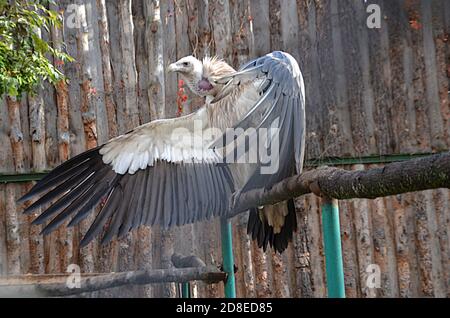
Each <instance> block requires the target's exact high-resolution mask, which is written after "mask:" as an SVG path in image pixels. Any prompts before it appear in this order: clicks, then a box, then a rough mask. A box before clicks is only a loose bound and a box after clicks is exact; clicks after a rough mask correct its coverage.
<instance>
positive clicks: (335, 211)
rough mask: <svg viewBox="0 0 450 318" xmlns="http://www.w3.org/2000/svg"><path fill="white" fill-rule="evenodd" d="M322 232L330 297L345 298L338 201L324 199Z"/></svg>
mask: <svg viewBox="0 0 450 318" xmlns="http://www.w3.org/2000/svg"><path fill="white" fill-rule="evenodd" d="M322 230H323V242H324V247H325V264H326V272H327V289H328V297H330V298H345V286H344V265H343V262H342V247H341V230H340V227H339V205H338V201H337V200H336V199H327V198H324V199H323V203H322Z"/></svg>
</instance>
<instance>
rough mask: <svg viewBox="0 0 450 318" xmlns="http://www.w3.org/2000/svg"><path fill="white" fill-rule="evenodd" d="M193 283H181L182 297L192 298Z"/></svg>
mask: <svg viewBox="0 0 450 318" xmlns="http://www.w3.org/2000/svg"><path fill="white" fill-rule="evenodd" d="M190 285H191V284H189V283H181V297H182V298H191V286H190Z"/></svg>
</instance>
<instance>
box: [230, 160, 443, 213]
mask: <svg viewBox="0 0 450 318" xmlns="http://www.w3.org/2000/svg"><path fill="white" fill-rule="evenodd" d="M438 188H450V152H446V153H441V154H436V155H431V156H427V157H423V158H419V159H413V160H408V161H403V162H394V163H391V164H388V165H386V166H384V167H382V168H375V169H369V170H358V171H347V170H344V169H339V168H332V167H321V168H318V169H316V170H311V171H306V172H304V173H302V174H301V175H296V176H293V177H290V178H287V179H285V180H283V181H281V182H279V183H277V184H275V185H274V186H273V187H272V188H271V189H257V190H252V191H248V192H246V193H244V194H242V195H241V196H240V197H239V201H238V202H237V205H236V212H240V211H246V210H248V209H249V208H251V207H254V206H261V205H270V204H275V203H277V202H280V201H284V200H287V199H289V198H292V197H298V196H301V195H304V194H307V193H311V192H312V193H315V194H317V195H321V196H327V197H330V198H335V199H352V198H366V199H375V198H378V197H384V196H389V195H395V194H401V193H407V192H413V191H422V190H427V189H438Z"/></svg>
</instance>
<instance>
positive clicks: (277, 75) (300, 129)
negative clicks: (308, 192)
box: [211, 52, 305, 212]
mask: <svg viewBox="0 0 450 318" xmlns="http://www.w3.org/2000/svg"><path fill="white" fill-rule="evenodd" d="M217 81H218V82H219V83H226V85H225V87H224V89H223V90H222V92H221V94H219V95H218V96H217V97H216V100H221V99H222V98H225V97H226V96H227V95H228V94H230V93H231V92H233V90H236V89H238V87H239V86H242V84H243V83H246V82H253V83H255V82H257V83H259V87H258V88H257V90H258V93H259V95H260V98H259V100H258V101H257V102H256V103H255V104H254V105H253V106H252V107H251V109H250V111H248V112H247V114H246V115H245V116H244V117H243V118H242V119H241V120H240V121H239V122H238V123H237V124H236V125H235V126H234V127H233V130H230V131H231V132H232V133H233V134H234V138H230V136H229V135H227V133H224V135H223V136H222V137H221V138H219V139H218V140H216V141H215V142H214V143H213V144H212V146H211V147H212V148H214V147H216V148H221V147H223V146H230V145H232V144H231V143H234V144H233V145H234V148H235V149H236V148H238V149H240V148H242V147H244V148H245V145H244V144H245V143H247V145H248V149H247V150H246V153H247V154H248V152H250V151H257V152H258V154H259V157H258V158H259V159H260V160H258V163H257V166H256V169H254V171H253V172H252V174H251V176H250V177H249V178H248V180H247V182H246V184H245V185H244V186H243V188H242V189H240V190H239V192H240V193H243V192H246V191H248V190H251V189H255V188H264V187H265V188H270V187H271V186H272V185H274V184H275V183H277V182H279V181H281V180H283V179H284V178H286V177H289V176H291V175H292V174H294V173H300V172H301V170H302V165H303V158H304V147H305V97H304V96H305V94H304V92H305V88H304V83H303V77H302V74H301V72H300V68H299V66H298V64H297V62H296V61H295V59H294V58H293V57H292V56H291V55H289V54H287V53H284V52H273V53H271V54H267V55H265V56H263V57H260V58H258V59H255V60H253V61H251V62H249V63H248V64H246V65H244V66H243V67H242V68H241V69H240V70H239V71H237V72H236V73H233V74H231V75H227V76H225V77H222V78H219V79H217ZM249 87H250V88H249V89H254V88H253V87H252V86H249ZM237 103H239V100H237ZM239 129H240V131H241V132H242V134H241V135H239V134H236V132H237V131H239ZM249 131H250V132H249ZM251 131H253V133H251ZM263 131H265V133H264V132H263ZM261 132H263V133H261ZM244 134H246V135H247V136H246V137H248V139H247V140H246V139H245V138H241V137H243V135H244ZM248 140H249V141H248ZM252 147H253V148H254V147H257V149H252ZM235 152H237V151H235ZM241 153H242V151H241ZM261 154H265V155H266V157H267V158H266V160H265V161H266V162H265V161H264V160H262V159H263V158H261ZM237 212H238V211H237Z"/></svg>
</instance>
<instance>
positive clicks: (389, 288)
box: [370, 198, 399, 298]
mask: <svg viewBox="0 0 450 318" xmlns="http://www.w3.org/2000/svg"><path fill="white" fill-rule="evenodd" d="M370 210H371V212H372V215H371V217H372V228H373V232H372V237H373V249H374V261H375V264H376V265H377V266H378V268H379V269H380V275H381V277H380V289H378V293H379V294H378V296H379V297H388V298H394V297H399V295H398V293H397V291H398V289H399V288H398V278H397V272H396V270H395V265H396V257H395V252H394V251H395V248H394V244H393V243H394V242H393V237H392V232H391V226H390V222H389V215H388V214H386V210H387V207H386V199H385V198H378V199H375V200H371V201H370Z"/></svg>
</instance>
